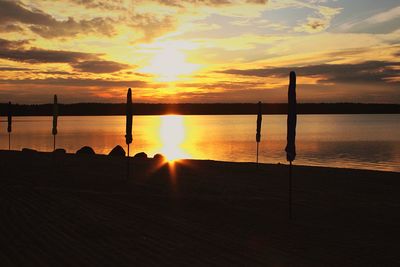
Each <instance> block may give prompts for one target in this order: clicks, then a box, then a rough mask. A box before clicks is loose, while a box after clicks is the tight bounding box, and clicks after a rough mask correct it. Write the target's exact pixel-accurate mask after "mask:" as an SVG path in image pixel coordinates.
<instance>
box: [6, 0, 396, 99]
mask: <svg viewBox="0 0 400 267" xmlns="http://www.w3.org/2000/svg"><path fill="white" fill-rule="evenodd" d="M0 25H1V26H0V34H1V35H0V102H7V101H12V102H19V103H46V102H51V99H52V95H53V94H58V95H59V99H60V102H64V103H68V102H123V101H124V99H123V98H124V96H125V91H126V88H127V87H132V88H133V89H134V101H135V102H256V101H259V100H261V101H264V102H283V101H285V98H286V91H285V90H286V88H287V74H288V73H289V71H290V70H295V71H296V72H297V74H298V77H299V78H298V84H299V87H298V88H299V93H298V96H299V101H300V102H369V103H371V102H382V103H389V102H390V103H400V86H399V85H400V74H399V69H400V63H399V62H400V61H399V59H398V58H399V55H400V5H399V4H398V2H397V1H394V0H384V1H374V0H353V1H345V0H304V1H296V0H281V1H272V0H270V1H266V0H265V1H263V0H230V1H229V0H184V1H178V0H176V1H174V0H165V1H161V0H129V1H128V0H87V1H81V0H64V1H48V0H37V1H27V0H22V1H8V0H0Z"/></svg>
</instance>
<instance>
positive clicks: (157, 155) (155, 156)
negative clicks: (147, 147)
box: [153, 154, 167, 162]
mask: <svg viewBox="0 0 400 267" xmlns="http://www.w3.org/2000/svg"><path fill="white" fill-rule="evenodd" d="M153 159H155V160H156V161H159V162H164V161H166V160H167V158H166V157H164V155H162V154H155V155H154V156H153Z"/></svg>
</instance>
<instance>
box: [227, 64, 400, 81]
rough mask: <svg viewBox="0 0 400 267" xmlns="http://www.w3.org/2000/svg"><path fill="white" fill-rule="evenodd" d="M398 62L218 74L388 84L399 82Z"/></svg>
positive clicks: (235, 71)
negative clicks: (290, 74)
mask: <svg viewBox="0 0 400 267" xmlns="http://www.w3.org/2000/svg"><path fill="white" fill-rule="evenodd" d="M399 66H400V62H389V61H367V62H362V63H358V64H320V65H309V66H300V67H265V68H257V69H245V70H240V69H228V70H223V71H219V73H224V74H232V75H240V76H256V77H273V78H282V77H287V76H288V74H289V72H290V71H296V72H297V74H298V76H299V77H302V76H303V77H313V78H317V79H318V80H319V82H320V83H371V82H372V83H382V82H385V83H390V82H396V83H399V82H400V80H399V79H400V70H399Z"/></svg>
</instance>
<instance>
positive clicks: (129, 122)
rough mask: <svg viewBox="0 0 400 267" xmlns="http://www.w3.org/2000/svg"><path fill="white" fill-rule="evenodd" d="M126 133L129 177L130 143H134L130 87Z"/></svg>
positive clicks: (129, 91)
mask: <svg viewBox="0 0 400 267" xmlns="http://www.w3.org/2000/svg"><path fill="white" fill-rule="evenodd" d="M126 98H127V99H126V134H125V141H126V144H127V145H128V160H127V162H128V167H127V173H126V176H127V179H128V178H129V145H130V144H131V143H132V90H131V88H129V89H128V94H127V97H126Z"/></svg>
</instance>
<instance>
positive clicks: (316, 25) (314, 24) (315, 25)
mask: <svg viewBox="0 0 400 267" xmlns="http://www.w3.org/2000/svg"><path fill="white" fill-rule="evenodd" d="M307 26H308V27H309V28H311V29H313V30H318V29H324V28H325V26H326V22H324V21H322V20H314V21H309V22H308V23H307Z"/></svg>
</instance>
